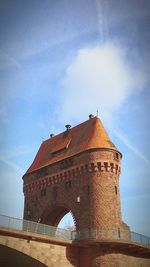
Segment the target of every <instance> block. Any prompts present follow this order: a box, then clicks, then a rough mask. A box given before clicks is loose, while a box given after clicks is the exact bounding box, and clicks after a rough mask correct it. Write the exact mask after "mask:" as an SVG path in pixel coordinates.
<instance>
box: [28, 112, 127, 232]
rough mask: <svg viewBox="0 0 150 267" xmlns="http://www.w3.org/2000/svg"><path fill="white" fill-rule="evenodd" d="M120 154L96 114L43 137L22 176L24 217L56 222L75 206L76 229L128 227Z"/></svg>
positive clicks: (116, 228) (118, 229)
mask: <svg viewBox="0 0 150 267" xmlns="http://www.w3.org/2000/svg"><path fill="white" fill-rule="evenodd" d="M121 157H122V155H121V153H120V152H119V151H118V149H117V148H116V147H115V146H114V144H113V143H112V142H111V140H110V139H109V137H108V135H107V133H106V131H105V129H104V127H103V125H102V122H101V121H100V119H99V118H97V117H93V116H90V117H89V120H87V121H85V122H84V123H82V124H79V125H77V126H75V127H72V128H71V127H69V130H67V131H66V130H65V131H64V132H63V133H61V134H59V135H56V136H53V137H52V138H50V139H48V140H46V141H44V142H43V143H42V145H41V147H40V149H39V151H38V153H37V155H36V157H35V159H34V161H33V163H32V165H31V166H30V168H29V169H28V171H27V172H26V174H25V175H24V177H23V180H24V194H25V207H24V218H25V219H28V220H33V221H38V219H39V218H41V222H42V223H46V224H50V225H54V226H57V225H58V223H59V221H60V220H61V218H62V217H63V216H64V215H65V214H66V213H67V212H69V211H70V212H71V213H72V215H73V218H74V221H75V225H76V228H77V230H83V229H84V230H85V229H87V230H89V229H101V230H109V233H113V231H114V230H115V234H116V230H117V233H118V234H120V229H122V228H123V229H127V230H128V227H127V226H126V225H125V224H124V223H123V222H122V216H121V208H120V193H119V175H120V160H121ZM110 230H111V231H112V232H111V231H110Z"/></svg>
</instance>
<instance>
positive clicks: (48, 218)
mask: <svg viewBox="0 0 150 267" xmlns="http://www.w3.org/2000/svg"><path fill="white" fill-rule="evenodd" d="M41 222H42V223H44V224H47V225H51V226H55V227H60V228H66V229H67V228H68V229H69V227H70V230H75V229H76V227H77V224H76V219H75V216H74V214H73V213H72V211H71V210H69V209H68V208H66V207H64V206H55V207H51V208H50V207H47V208H46V210H45V211H44V213H43V215H42V217H41Z"/></svg>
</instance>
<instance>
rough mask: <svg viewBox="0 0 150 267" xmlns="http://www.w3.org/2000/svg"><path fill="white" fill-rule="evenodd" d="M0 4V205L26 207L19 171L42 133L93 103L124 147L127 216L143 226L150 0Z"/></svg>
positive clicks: (147, 197) (148, 169)
mask: <svg viewBox="0 0 150 267" xmlns="http://www.w3.org/2000/svg"><path fill="white" fill-rule="evenodd" d="M0 5H1V8H0V32H1V34H0V88H1V100H0V101H1V103H0V104H1V105H0V128H1V131H0V172H1V179H0V213H1V214H6V215H10V216H14V217H20V218H21V217H22V214H23V193H22V175H23V174H24V173H25V171H26V170H27V168H28V167H29V166H30V164H31V163H32V161H33V159H34V156H35V154H36V152H37V150H38V148H39V146H40V144H41V142H42V141H43V140H45V139H47V138H49V134H50V133H52V132H53V133H54V134H57V133H59V132H62V131H64V125H65V124H67V123H69V124H71V125H72V126H74V125H76V124H78V123H80V122H82V121H85V120H87V119H88V115H89V114H90V113H93V114H94V115H96V111H97V110H98V112H99V117H100V118H101V119H102V121H103V124H104V126H105V128H106V130H107V132H108V133H109V135H110V137H111V139H112V141H113V142H114V143H115V144H116V146H117V147H118V149H119V150H120V151H121V152H122V154H123V159H122V174H121V177H120V191H121V206H122V215H123V219H124V221H125V222H126V223H128V224H129V225H130V226H131V229H132V230H133V231H136V232H139V233H143V234H149V233H150V228H149V225H150V217H149V214H150V209H149V203H150V194H149V192H150V182H149V177H150V154H149V151H150V141H149V133H150V131H149V130H150V127H149V126H150V125H149V105H150V90H149V88H150V77H149V73H150V52H149V44H150V31H149V28H150V2H149V1H148V0H143V1H142V0H130V1H128V0H127V1H122V0H105V1H104V0H80V1H73V0H57V1H56V0H55V1H54V0H49V1H48V0H44V1H40V0H30V1H20V0H18V1H17V0H14V1H13V4H12V2H11V1H8V0H5V1H4V0H2V1H1V3H0Z"/></svg>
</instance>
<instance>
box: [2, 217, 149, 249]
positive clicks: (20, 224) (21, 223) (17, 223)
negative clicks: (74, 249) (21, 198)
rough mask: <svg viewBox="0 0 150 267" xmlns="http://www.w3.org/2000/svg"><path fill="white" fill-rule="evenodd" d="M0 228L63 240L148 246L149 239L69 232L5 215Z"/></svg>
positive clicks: (126, 234)
mask: <svg viewBox="0 0 150 267" xmlns="http://www.w3.org/2000/svg"><path fill="white" fill-rule="evenodd" d="M0 227H5V228H7V229H16V230H20V231H26V232H32V233H38V234H41V235H46V236H51V237H57V238H59V239H65V240H100V241H101V240H108V239H117V240H119V239H120V240H126V241H133V242H136V243H140V244H143V245H145V246H150V237H148V236H144V235H141V234H138V233H135V232H130V231H125V230H121V229H118V230H116V229H114V230H110V229H109V230H106V229H103V230H100V229H87V230H82V231H71V230H68V229H62V228H58V227H54V226H50V225H46V224H41V223H38V222H33V221H27V220H22V219H17V218H13V217H9V216H5V215H0Z"/></svg>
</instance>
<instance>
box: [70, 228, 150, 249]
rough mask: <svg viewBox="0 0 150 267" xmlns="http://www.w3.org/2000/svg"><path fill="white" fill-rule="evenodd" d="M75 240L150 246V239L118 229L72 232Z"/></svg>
mask: <svg viewBox="0 0 150 267" xmlns="http://www.w3.org/2000/svg"><path fill="white" fill-rule="evenodd" d="M72 239H73V240H109V239H117V240H124V241H133V242H136V243H140V244H142V245H145V246H150V237H148V236H145V235H141V234H138V233H135V232H131V231H128V230H121V229H119V230H116V229H113V230H111V229H109V230H107V229H103V230H101V229H87V230H82V231H72Z"/></svg>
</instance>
